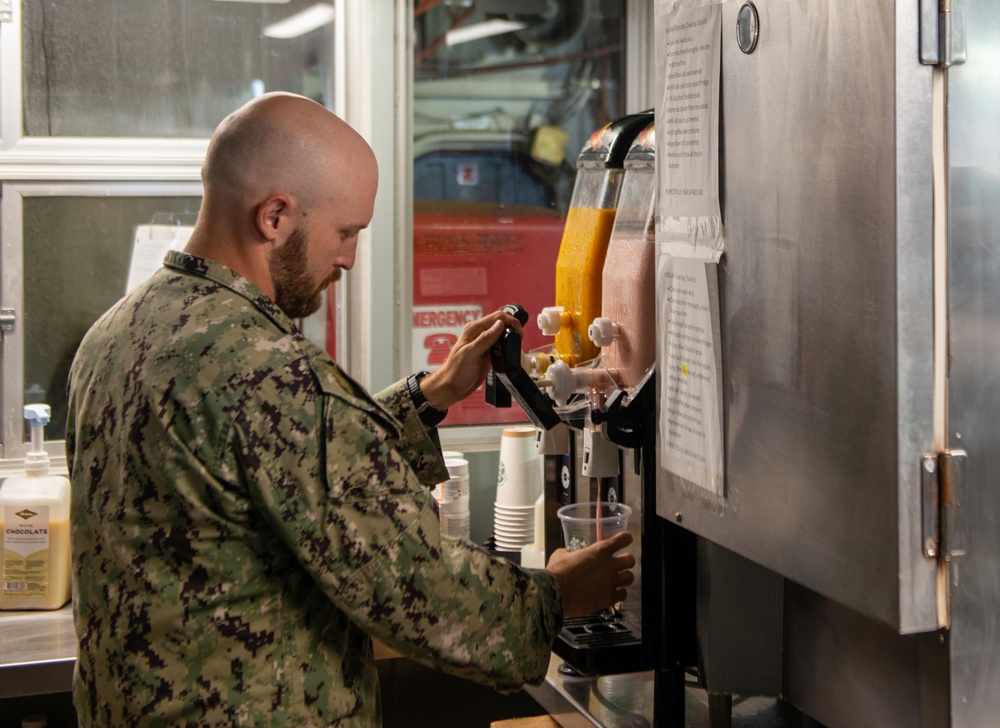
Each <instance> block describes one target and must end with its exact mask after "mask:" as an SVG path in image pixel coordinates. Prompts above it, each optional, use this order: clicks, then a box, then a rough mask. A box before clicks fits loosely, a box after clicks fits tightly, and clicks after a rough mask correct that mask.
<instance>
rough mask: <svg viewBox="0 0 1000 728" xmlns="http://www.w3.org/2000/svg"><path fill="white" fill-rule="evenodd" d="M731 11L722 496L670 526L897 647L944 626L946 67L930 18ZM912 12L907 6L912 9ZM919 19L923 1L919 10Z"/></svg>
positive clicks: (761, 1)
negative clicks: (933, 536) (938, 61)
mask: <svg viewBox="0 0 1000 728" xmlns="http://www.w3.org/2000/svg"><path fill="white" fill-rule="evenodd" d="M741 4H742V3H741V2H731V3H725V4H723V6H722V8H723V22H722V27H723V38H722V76H723V77H722V79H721V84H722V85H721V99H722V101H721V103H722V122H721V123H722V126H721V133H720V139H721V146H722V150H721V152H722V172H721V187H722V189H721V193H722V204H723V222H724V225H725V235H726V240H725V255H724V258H723V261H722V264H721V266H720V269H719V271H720V272H719V283H720V291H721V293H720V298H721V323H722V341H721V344H722V350H723V382H724V384H723V399H724V412H725V424H724V429H725V433H724V442H725V444H726V485H725V488H726V490H725V496H724V498H723V499H722V500H721V501H720V500H714V499H712V498H702V497H700V496H698V495H697V494H696V489H694V488H690V487H686V486H685V484H684V483H682V482H680V481H679V479H678V478H677V477H676V476H674V475H672V474H671V473H668V472H666V471H663V470H661V471H660V472H659V474H658V502H657V511H658V513H659V514H660V515H661V516H663V517H665V518H670V519H672V520H673V519H678V518H679V519H680V520H682V522H683V525H684V526H685V527H687V528H690V529H691V530H693V531H695V532H697V533H698V534H700V535H703V536H705V537H707V538H709V539H710V540H712V541H714V542H716V543H718V544H721V545H722V546H725V547H726V548H729V549H731V550H733V551H735V552H737V553H739V554H740V555H742V556H745V557H747V558H749V559H751V560H753V561H756V562H758V563H760V564H762V565H764V566H766V567H768V568H770V569H773V570H774V571H777V572H778V573H780V574H782V575H783V576H785V577H787V578H789V579H791V580H793V581H795V582H797V583H799V584H801V585H803V586H805V587H807V588H808V589H811V590H813V591H815V592H817V593H819V594H821V595H824V596H826V597H828V598H831V599H833V600H835V601H837V602H840V603H841V604H844V605H846V606H848V607H850V608H852V609H854V610H856V611H858V612H860V613H862V614H864V615H867V616H869V617H872V618H874V619H877V620H879V621H882V622H884V623H887V624H889V625H891V626H892V627H894V628H896V629H898V630H899V631H901V632H914V631H924V630H929V629H934V628H935V627H936V624H937V617H936V609H935V584H934V580H935V563H934V561H933V560H930V559H925V558H924V557H923V556H922V554H921V533H920V477H919V475H920V472H919V464H920V453H921V452H922V451H924V450H929V449H932V448H933V444H934V442H933V427H932V425H933V422H932V415H933V407H932V405H933V373H934V372H933V361H932V353H933V326H932V323H933V321H932V312H933V308H932V296H933V275H932V265H931V264H932V212H931V204H932V197H931V193H932V187H931V152H930V143H931V133H930V131H931V70H930V68H928V67H926V66H921V65H920V63H919V54H918V35H919V33H918V22H917V21H918V16H917V13H918V8H917V5H918V4H917V3H916V2H912V3H899V5H900V7H898V8H897V4H896V3H895V2H893V1H892V0H810V1H807V0H794V1H793V2H787V1H785V0H756V6H757V9H758V11H759V15H760V36H759V41H758V44H757V47H756V49H755V50H754V52H753V53H751V54H749V55H747V54H744V53H742V52H741V51H740V50H739V48H738V46H737V43H736V33H735V29H736V14H737V12H738V10H739V8H740V6H741ZM902 6H907V7H902ZM910 6H912V7H910Z"/></svg>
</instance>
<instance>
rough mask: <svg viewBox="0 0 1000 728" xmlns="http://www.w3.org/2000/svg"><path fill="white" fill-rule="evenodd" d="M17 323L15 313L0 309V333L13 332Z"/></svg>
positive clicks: (7, 309) (10, 309)
mask: <svg viewBox="0 0 1000 728" xmlns="http://www.w3.org/2000/svg"><path fill="white" fill-rule="evenodd" d="M16 322H17V312H16V311H14V309H12V308H0V332H2V333H7V332H8V331H13V330H14V324H15V323H16Z"/></svg>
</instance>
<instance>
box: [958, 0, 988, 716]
mask: <svg viewBox="0 0 1000 728" xmlns="http://www.w3.org/2000/svg"><path fill="white" fill-rule="evenodd" d="M962 5H963V7H964V9H965V11H966V14H967V17H966V21H967V22H966V28H967V33H968V53H967V55H968V60H967V62H966V63H965V64H964V65H961V66H954V67H952V68H950V69H949V70H948V72H947V73H948V99H949V106H948V116H949V142H948V147H949V163H950V179H949V191H950V195H949V197H950V201H949V222H950V225H949V268H950V271H949V291H950V297H949V332H950V337H949V354H950V357H951V361H952V364H951V370H950V378H949V428H948V429H949V438H950V441H949V444H950V446H951V447H953V448H961V449H964V450H965V451H966V452H967V453H968V462H969V467H968V473H967V478H966V482H965V483H964V488H963V492H962V501H961V503H960V506H959V512H958V517H959V518H961V519H962V521H963V526H964V529H965V532H966V533H967V534H968V538H967V541H966V545H967V553H966V554H965V555H964V556H960V557H956V558H955V559H953V560H952V564H951V624H952V628H951V641H950V646H951V663H952V667H951V670H952V699H951V705H952V717H953V725H955V726H985V725H995V724H996V722H997V715H998V714H1000V693H998V692H997V690H996V686H997V685H1000V622H998V620H1000V488H998V487H997V473H1000V132H998V129H1000V4H998V3H997V2H996V0H965V2H964V3H962Z"/></svg>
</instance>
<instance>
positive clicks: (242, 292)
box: [163, 250, 298, 333]
mask: <svg viewBox="0 0 1000 728" xmlns="http://www.w3.org/2000/svg"><path fill="white" fill-rule="evenodd" d="M163 265H164V266H166V267H167V268H172V269H173V270H176V271H180V272H181V273H187V274H188V275H193V276H198V277H199V278H205V279H206V280H210V281H213V282H214V283H218V284H219V285H220V286H224V287H226V288H228V289H229V290H231V291H232V292H233V293H235V294H237V295H239V296H242V297H243V298H245V299H247V300H248V301H250V303H252V304H253V305H254V306H256V307H257V308H258V309H260V311H261V312H262V313H263V314H264V315H266V316H267V317H268V318H269V319H271V320H272V321H273V322H274V323H275V324H276V325H277V326H279V327H280V328H281V329H282V331H285V332H286V333H298V327H296V326H295V324H294V323H293V322H292V320H291V319H290V318H288V315H287V314H286V313H285V312H284V311H282V310H281V309H280V308H278V306H277V305H276V304H275V303H274V301H272V300H271V299H270V298H268V297H267V296H266V295H265V294H264V292H263V291H261V290H260V289H259V288H258V287H257V286H255V285H254V284H253V283H251V282H250V281H248V280H247V279H246V278H244V277H243V276H240V275H238V274H237V273H235V272H234V271H233V270H232V269H231V268H227V267H226V266H224V265H223V264H222V263H219V262H216V261H214V260H209V259H208V258H199V257H198V256H196V255H191V254H189V253H183V252H181V251H178V250H170V251H168V252H167V254H166V256H164V258H163Z"/></svg>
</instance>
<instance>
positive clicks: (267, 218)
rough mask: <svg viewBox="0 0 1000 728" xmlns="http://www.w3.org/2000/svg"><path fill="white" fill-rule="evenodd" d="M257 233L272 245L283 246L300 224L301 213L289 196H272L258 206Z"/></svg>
mask: <svg viewBox="0 0 1000 728" xmlns="http://www.w3.org/2000/svg"><path fill="white" fill-rule="evenodd" d="M254 223H255V225H256V226H257V232H258V233H260V235H261V237H263V238H264V239H265V240H267V241H268V242H271V243H275V244H277V245H281V244H282V243H284V242H285V239H286V238H287V237H288V236H289V235H290V234H291V233H292V231H294V230H295V228H296V227H297V226H298V224H299V211H298V208H297V207H296V205H295V203H294V202H293V201H292V200H291V198H289V197H288V196H287V195H271V196H269V197H268V198H267V199H265V200H264V201H263V202H261V203H260V204H259V205H258V206H257V214H256V216H255V219H254Z"/></svg>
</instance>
